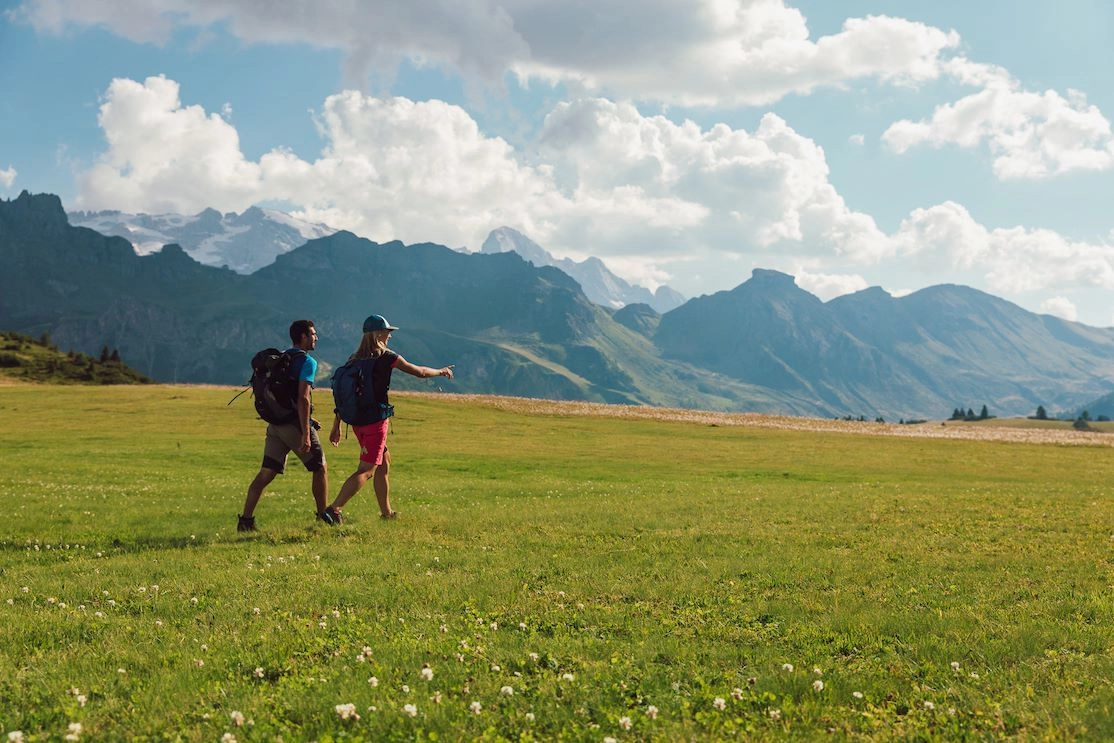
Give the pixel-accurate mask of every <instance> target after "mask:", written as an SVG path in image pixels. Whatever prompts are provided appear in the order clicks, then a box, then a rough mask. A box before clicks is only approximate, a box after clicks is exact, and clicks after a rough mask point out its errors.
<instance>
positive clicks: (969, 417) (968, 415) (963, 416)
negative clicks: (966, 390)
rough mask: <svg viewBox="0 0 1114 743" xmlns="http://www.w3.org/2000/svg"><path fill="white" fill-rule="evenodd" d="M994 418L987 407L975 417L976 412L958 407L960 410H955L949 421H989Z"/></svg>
mask: <svg viewBox="0 0 1114 743" xmlns="http://www.w3.org/2000/svg"><path fill="white" fill-rule="evenodd" d="M993 417H994V416H993V415H991V414H990V411H989V410H988V409H987V407H986V406H985V405H983V406H982V410H980V411H979V414H978V415H975V411H974V410H973V409H971V408H967V409H966V410H964V409H963V408H962V406H961V407H958V408H956V409H955V410H953V411H952V417H951V418H948V420H951V421H984V420H987V419H988V418H993Z"/></svg>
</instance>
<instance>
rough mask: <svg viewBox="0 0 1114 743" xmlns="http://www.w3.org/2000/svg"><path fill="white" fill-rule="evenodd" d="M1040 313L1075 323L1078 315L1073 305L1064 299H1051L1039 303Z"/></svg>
mask: <svg viewBox="0 0 1114 743" xmlns="http://www.w3.org/2000/svg"><path fill="white" fill-rule="evenodd" d="M1040 311H1041V312H1043V313H1044V314H1046V315H1055V316H1056V317H1059V318H1061V319H1063V320H1071V321H1072V322H1075V320H1076V318H1077V317H1078V315H1079V313H1078V312H1077V311H1076V309H1075V305H1074V304H1073V303H1072V302H1071V300H1069V299H1067V298H1066V297H1052V298H1051V299H1046V300H1045V301H1043V302H1041V305H1040Z"/></svg>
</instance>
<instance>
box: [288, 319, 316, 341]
mask: <svg viewBox="0 0 1114 743" xmlns="http://www.w3.org/2000/svg"><path fill="white" fill-rule="evenodd" d="M312 330H313V320H295V321H294V322H292V323H290V342H291V343H293V344H294V345H295V346H296V345H298V341H300V340H301V339H302V336H303V335H309V333H310V332H311V331H312Z"/></svg>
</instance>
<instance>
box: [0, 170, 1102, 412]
mask: <svg viewBox="0 0 1114 743" xmlns="http://www.w3.org/2000/svg"><path fill="white" fill-rule="evenodd" d="M0 260H3V261H4V265H5V266H6V267H7V268H8V270H7V271H5V272H3V273H2V274H0V328H5V329H10V330H16V331H20V332H25V333H28V334H31V335H39V334H41V333H43V332H49V333H50V334H51V337H52V339H53V341H54V343H55V344H57V345H58V346H59V347H62V348H67V347H69V348H73V349H75V350H79V351H83V352H86V353H95V352H96V351H97V350H98V349H101V348H103V347H104V346H105V345H108V346H110V347H113V348H117V349H119V351H120V354H121V356H122V357H123V359H124V360H125V361H126V362H127V363H129V364H130V365H132V366H133V367H135V368H137V369H138V370H139V371H141V372H142V373H144V374H146V375H147V376H149V377H152V378H154V379H156V380H159V381H167V382H212V383H221V384H238V383H243V382H244V381H245V380H246V379H247V375H248V370H247V366H248V364H247V362H248V360H249V359H250V357H251V355H252V354H253V353H254V352H255V351H256V350H258V349H259V348H263V347H265V346H273V345H282V344H283V343H284V342H285V338H286V328H287V326H288V325H289V323H290V321H291V320H293V319H296V318H298V317H309V318H312V319H313V320H315V322H316V323H317V326H318V332H319V335H320V339H319V345H318V349H317V351H316V353H315V355H316V356H317V357H318V359H319V361H320V366H321V371H322V373H323V375H324V376H326V377H327V375H328V371H329V369H331V368H332V367H333V366H335V365H337V364H339V363H342V362H343V361H344V359H345V358H346V357H347V355H348V354H349V353H350V352H351V351H352V350H353V349H354V348H355V345H356V343H357V342H358V340H359V336H360V323H361V322H362V320H363V318H364V317H365V316H367V315H368V314H370V313H372V312H376V313H379V314H384V315H386V316H387V317H388V318H389V319H391V320H392V322H394V323H395V324H397V325H400V326H401V327H402V330H400V331H399V332H398V333H396V334H395V337H394V340H393V341H392V346H393V347H395V348H396V350H398V351H399V352H400V353H402V355H403V356H405V357H407V358H409V359H410V360H412V361H415V362H417V363H423V364H431V365H440V364H446V363H455V364H456V365H457V372H458V375H457V378H456V379H455V380H454V381H453V382H451V383H442V385H443V386H444V388H445V389H446V390H452V391H459V392H484V393H493V394H507V395H518V396H526V397H545V398H550V399H566V400H595V401H603V402H612V403H629V404H639V405H668V406H676V407H690V408H702V409H708V410H736V411H754V412H769V413H785V414H796V415H819V416H827V417H832V416H834V417H844V416H848V415H850V416H856V417H857V416H865V417H867V418H874V417H878V416H881V417H884V418H885V419H887V420H898V419H899V418H904V419H910V418H941V417H947V415H948V414H950V412H951V411H952V410H953V409H954V408H956V407H957V406H959V407H963V408H968V407H973V408H975V409H979V408H980V407H981V406H982V405H983V404H985V405H987V406H988V408H989V410H990V412H991V413H992V414H994V415H1027V414H1032V413H1033V411H1034V410H1035V409H1036V407H1037V406H1038V405H1043V406H1044V407H1045V408H1046V409H1047V410H1048V411H1049V413H1050V414H1052V413H1054V411H1056V410H1063V409H1068V408H1076V407H1079V406H1081V405H1085V404H1087V403H1088V402H1089V401H1093V400H1095V399H1097V398H1099V397H1102V396H1104V395H1107V394H1109V393H1110V392H1111V390H1112V388H1114V330H1110V329H1098V328H1092V327H1089V326H1085V325H1081V324H1079V323H1073V322H1068V321H1065V320H1060V319H1058V318H1054V317H1050V316H1046V315H1036V314H1033V313H1030V312H1027V311H1026V310H1023V309H1022V308H1020V307H1017V306H1016V305H1013V304H1011V303H1009V302H1006V301H1004V300H1001V299H999V298H996V297H993V296H991V295H988V294H985V293H983V292H979V291H976V290H974V289H970V288H967V287H962V286H952V285H945V286H936V287H929V288H927V289H923V290H921V291H918V292H915V293H913V294H910V295H907V296H904V297H900V298H895V297H892V296H890V295H889V294H887V293H885V292H884V291H882V290H881V289H877V288H874V289H867V290H864V291H862V292H858V293H856V294H852V295H848V296H844V297H840V298H838V299H834V300H831V301H829V302H822V301H821V300H819V299H818V298H816V297H815V296H813V295H811V294H809V293H808V292H805V291H803V290H802V289H800V288H799V287H797V286H796V284H795V283H794V281H793V278H792V277H791V276H788V275H785V274H782V273H778V272H776V271H768V270H761V269H759V270H756V271H754V273H753V275H752V276H751V278H750V279H749V280H747V281H745V282H743V283H742V284H740V285H739V286H737V287H735V288H734V289H732V290H730V291H723V292H718V293H716V294H712V295H707V296H702V297H697V298H694V299H690V300H688V301H687V302H685V303H684V304H682V305H681V306H679V307H676V308H675V309H672V310H670V311H667V312H665V313H659V312H657V311H655V310H654V309H653V308H652V307H650V306H649V305H648V304H642V303H635V304H626V305H625V306H623V307H621V308H619V309H613V308H610V307H606V306H603V305H601V304H597V303H595V302H593V301H590V300H589V298H588V297H587V296H586V294H585V292H584V290H583V288H582V286H581V285H580V284H579V283H577V282H576V281H574V280H573V279H572V278H570V277H569V276H568V275H567V274H565V273H564V272H563V271H561V270H558V269H557V268H554V267H553V266H548V265H543V266H538V265H535V264H533V263H532V262H530V261H527V260H525V259H523V258H522V257H520V256H519V255H518V254H517V253H510V252H480V253H461V252H458V251H454V250H451V249H449V248H446V247H444V246H439V245H433V244H428V243H426V244H415V245H403V244H402V243H400V242H392V243H385V244H377V243H374V242H371V241H369V240H366V239H363V238H360V237H357V236H356V235H353V234H351V233H349V232H343V231H342V232H336V233H333V234H330V235H326V236H323V237H318V238H314V239H310V240H308V241H307V242H305V243H304V244H303V245H301V246H299V247H297V248H294V249H293V250H290V251H288V252H285V253H282V254H280V255H278V256H277V257H276V258H275V259H274V261H273V262H272V263H270V264H269V265H266V266H264V267H262V268H260V269H258V270H256V271H254V272H252V273H250V274H241V273H237V272H235V271H233V270H231V269H230V268H218V267H213V266H206V265H203V264H201V263H198V262H197V261H196V260H194V259H193V258H191V257H190V256H189V255H187V254H186V253H185V251H184V250H182V248H180V247H178V246H176V245H168V246H166V247H164V248H163V249H162V250H161V251H159V252H155V253H150V254H147V255H137V253H136V251H135V250H134V248H133V246H132V244H131V242H129V241H128V240H124V239H121V238H118V237H110V236H105V235H102V234H100V233H98V232H95V231H93V230H91V229H88V228H82V227H75V226H73V225H71V224H70V223H69V222H68V220H67V216H66V214H65V211H64V210H63V209H62V205H61V202H60V200H59V199H58V198H57V197H55V196H52V195H49V194H41V195H31V194H28V193H26V192H24V193H23V194H21V195H20V196H19V197H17V198H15V199H12V200H9V201H0ZM399 377H404V378H405V377H406V375H396V381H397V386H399V387H403V388H405V387H410V388H419V389H432V388H433V387H432V384H431V383H429V382H419V381H417V380H410V379H409V378H406V379H398V378H399ZM433 384H435V383H433Z"/></svg>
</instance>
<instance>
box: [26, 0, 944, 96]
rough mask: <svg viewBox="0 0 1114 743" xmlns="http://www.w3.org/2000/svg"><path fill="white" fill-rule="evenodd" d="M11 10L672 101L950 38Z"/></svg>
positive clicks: (123, 30)
mask: <svg viewBox="0 0 1114 743" xmlns="http://www.w3.org/2000/svg"><path fill="white" fill-rule="evenodd" d="M12 17H14V18H16V19H18V20H21V21H23V22H26V23H30V24H33V25H34V26H35V27H36V28H38V29H40V30H42V31H48V32H55V33H58V32H61V31H63V30H65V29H67V28H70V27H79V28H80V27H89V26H97V27H102V28H106V29H109V30H111V31H113V32H115V33H117V34H119V35H121V36H124V37H126V38H128V39H132V40H134V41H141V42H153V43H164V42H166V41H167V40H168V39H169V38H170V36H171V33H172V32H173V31H174V30H175V29H176V28H187V29H194V30H196V31H197V32H198V33H199V34H204V33H205V32H207V31H208V30H210V29H212V28H215V27H218V26H219V27H221V28H223V29H227V30H228V31H229V32H230V33H232V34H234V35H235V36H237V37H238V38H240V39H242V40H243V41H246V42H249V43H304V44H312V45H314V46H318V47H323V48H333V49H339V50H341V51H343V52H344V53H345V54H346V55H347V59H348V62H347V67H348V69H349V71H350V72H351V73H352V75H353V79H354V80H363V79H365V78H366V75H367V73H368V72H369V71H371V72H377V73H380V74H383V75H387V76H389V75H390V74H391V73H392V72H393V70H394V69H395V68H397V66H398V64H399V62H400V61H402V60H404V59H407V60H410V61H411V62H413V63H416V64H418V65H420V66H435V67H440V68H442V69H445V70H451V71H455V72H460V73H461V74H463V75H464V76H465V77H467V78H468V79H470V80H474V81H477V82H479V83H482V84H485V85H487V86H492V87H495V88H499V87H500V86H501V85H502V81H503V79H504V75H506V74H508V73H510V74H514V75H517V76H518V77H519V78H520V79H521V80H523V81H529V80H537V79H541V80H546V81H549V82H553V83H561V84H565V85H568V86H571V87H573V88H575V89H578V90H579V91H580V92H581V93H587V94H599V93H605V94H607V95H609V96H614V97H619V98H632V99H636V100H647V101H648V100H655V101H662V102H668V103H676V104H684V105H716V104H766V103H770V102H773V101H776V100H778V99H780V98H782V97H784V96H785V95H787V94H789V93H807V92H809V91H812V90H814V89H816V88H817V87H820V86H839V85H843V84H845V83H847V82H849V81H852V80H857V79H877V80H881V81H885V82H894V83H904V82H916V81H923V80H931V79H935V78H936V77H938V76H939V74H940V71H941V54H942V53H943V52H944V51H946V50H948V49H950V48H953V47H955V46H956V45H957V44H958V43H959V37H958V35H957V34H955V33H954V32H945V31H942V30H940V29H936V28H933V27H931V26H927V25H925V24H922V23H917V22H913V21H907V20H903V19H899V18H889V17H885V16H872V17H867V18H855V19H850V20H848V21H847V22H846V23H845V24H844V26H843V27H842V28H841V29H840V31H839V32H838V33H835V34H832V35H829V36H825V37H822V38H819V39H816V40H813V39H811V38H810V35H809V30H808V26H807V24H806V19H805V17H804V16H803V15H802V14H801V12H800V11H799V10H796V9H794V8H790V7H787V6H786V5H785V2H784V0H684V1H682V0H609V1H608V2H605V3H556V2H537V1H536V0H469V1H468V2H443V1H442V0H409V1H408V2H405V3H399V2H395V1H394V0H368V1H367V2H358V3H351V2H349V3H318V2H316V0H290V1H289V2H282V3H261V2H258V1H257V0H202V1H201V2H198V1H197V0H147V1H145V2H138V1H137V0H121V1H119V2H111V3H106V2H103V0H23V2H22V3H21V4H20V5H19V6H18V7H17V9H16V10H15V11H14V12H13V13H12Z"/></svg>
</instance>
